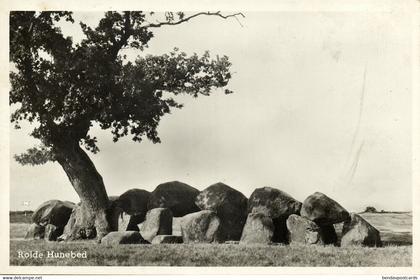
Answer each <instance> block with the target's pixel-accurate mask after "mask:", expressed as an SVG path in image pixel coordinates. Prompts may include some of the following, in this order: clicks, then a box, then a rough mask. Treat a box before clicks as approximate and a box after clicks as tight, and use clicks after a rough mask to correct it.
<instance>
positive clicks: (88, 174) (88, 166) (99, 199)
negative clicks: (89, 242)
mask: <svg viewBox="0 0 420 280" xmlns="http://www.w3.org/2000/svg"><path fill="white" fill-rule="evenodd" d="M54 150H55V155H56V159H57V161H58V163H59V164H60V165H61V166H62V168H63V169H64V171H65V172H66V174H67V177H68V178H69V180H70V182H71V184H72V185H73V188H74V189H75V190H76V192H77V194H78V195H79V198H80V202H81V204H80V205H79V206H78V207H77V208H76V209H75V211H76V213H74V214H75V224H74V226H73V228H72V230H71V233H70V235H69V236H67V237H66V239H67V240H74V239H91V238H95V237H96V238H97V239H98V240H100V239H101V238H102V237H103V236H104V235H106V234H107V233H108V232H109V231H110V230H111V229H110V223H109V222H108V216H109V214H108V212H109V207H110V202H109V199H108V195H107V193H106V190H105V185H104V183H103V180H102V176H101V175H100V174H99V173H98V171H97V170H96V168H95V166H94V164H93V162H92V161H91V160H90V158H89V156H88V155H87V154H86V153H85V151H83V149H82V148H81V147H80V146H79V143H78V142H76V143H74V142H73V143H66V144H60V145H55V146H54Z"/></svg>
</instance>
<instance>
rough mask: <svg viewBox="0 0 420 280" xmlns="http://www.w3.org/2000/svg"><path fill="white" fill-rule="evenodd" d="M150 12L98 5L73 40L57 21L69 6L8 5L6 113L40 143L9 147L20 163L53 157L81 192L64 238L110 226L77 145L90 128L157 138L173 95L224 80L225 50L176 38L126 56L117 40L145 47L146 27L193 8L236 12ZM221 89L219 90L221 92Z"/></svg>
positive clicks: (89, 143)
mask: <svg viewBox="0 0 420 280" xmlns="http://www.w3.org/2000/svg"><path fill="white" fill-rule="evenodd" d="M151 16H153V13H144V12H141V11H130V12H128V11H126V12H107V13H105V15H104V16H103V18H102V19H101V20H100V21H99V24H98V26H97V27H96V28H91V27H89V26H87V25H86V24H84V23H80V26H81V30H82V32H83V34H84V37H85V38H84V39H83V40H82V41H81V42H80V43H74V42H73V41H72V38H71V37H65V36H64V35H63V34H62V32H61V30H60V28H59V27H57V22H59V21H62V20H64V21H67V22H70V23H73V24H74V20H73V17H72V13H71V12H11V14H10V60H11V62H12V63H13V65H14V68H15V71H11V72H10V82H11V90H10V104H11V105H12V104H15V105H14V106H13V108H14V111H13V112H12V115H11V122H12V123H14V124H15V128H19V123H20V122H21V121H28V122H29V123H30V124H31V125H32V126H33V131H32V132H31V136H33V137H35V138H36V139H39V140H40V143H42V144H41V145H40V146H37V147H33V148H31V149H29V150H28V151H27V152H26V153H23V154H20V155H16V156H15V159H16V160H17V161H18V162H19V163H21V164H32V165H35V164H44V163H46V162H48V161H56V162H58V163H59V164H60V165H61V166H62V168H63V169H64V171H65V173H66V174H67V176H68V178H69V180H70V182H71V184H72V186H73V187H74V189H75V190H76V192H77V194H78V195H79V197H80V200H81V206H80V208H79V209H80V211H81V213H82V214H81V215H80V217H79V216H78V217H79V218H78V220H77V221H76V225H75V227H74V228H75V231H74V233H73V234H72V237H71V238H73V239H74V238H76V236H77V237H81V238H92V237H94V236H97V237H98V238H101V237H102V236H103V235H105V234H107V232H109V231H110V230H111V229H110V224H109V221H108V218H107V217H108V216H107V214H109V213H107V211H108V208H109V204H110V203H109V200H108V196H107V193H106V190H105V186H104V183H103V180H102V177H101V175H100V174H99V173H98V171H97V170H96V168H95V166H94V164H93V162H92V161H91V160H90V158H89V156H88V154H87V153H86V152H85V150H84V149H83V148H82V147H84V148H85V149H86V150H88V151H90V152H92V153H97V152H98V151H99V148H98V146H97V139H96V137H95V136H94V135H92V131H91V130H90V128H91V127H92V125H93V124H95V123H96V124H98V125H99V126H100V128H101V129H109V130H110V131H111V132H112V135H113V140H114V142H116V141H118V139H120V138H121V137H124V136H128V135H131V136H132V140H133V141H137V142H140V141H141V140H142V139H143V138H144V137H146V138H148V139H150V140H151V141H153V142H154V143H158V142H160V139H159V137H158V135H157V131H156V128H157V126H158V124H159V121H160V119H161V118H162V116H164V115H165V114H168V113H170V112H171V109H173V108H181V107H182V104H179V103H177V102H176V101H175V100H174V99H173V95H178V94H188V95H191V96H193V97H197V96H199V95H209V94H210V93H211V91H212V90H214V89H215V88H223V87H225V86H226V85H227V84H228V82H229V79H230V78H231V73H230V71H229V68H230V66H231V63H230V62H229V60H228V57H226V56H222V57H219V56H217V58H216V59H212V58H211V57H210V54H209V52H205V53H204V54H203V55H202V56H199V55H197V54H193V55H192V56H187V54H185V53H184V52H181V51H179V50H178V49H177V48H175V49H174V51H172V52H170V53H169V54H164V55H159V56H152V55H147V56H140V55H139V56H138V57H137V59H136V60H135V61H127V59H126V58H125V56H124V55H123V54H122V50H123V49H124V48H134V49H137V50H138V51H139V52H141V51H142V50H144V49H145V48H147V47H148V45H147V44H148V42H149V41H150V40H151V39H152V38H153V32H152V30H153V28H158V27H162V26H169V25H179V24H182V23H185V22H187V21H189V20H191V19H193V18H195V17H198V16H217V17H221V18H223V19H227V18H231V17H232V18H235V17H236V16H243V15H242V14H241V13H238V14H230V15H223V14H222V13H220V12H202V13H196V14H193V15H190V16H186V15H185V14H184V13H182V12H178V13H171V12H168V13H165V20H163V21H157V20H154V21H153V22H152V23H150V22H149V20H148V17H151ZM230 92H231V91H229V90H228V89H226V90H225V93H230Z"/></svg>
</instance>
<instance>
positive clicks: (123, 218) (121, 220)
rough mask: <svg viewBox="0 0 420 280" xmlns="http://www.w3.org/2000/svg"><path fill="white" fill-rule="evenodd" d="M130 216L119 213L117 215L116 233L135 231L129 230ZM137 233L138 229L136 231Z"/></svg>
mask: <svg viewBox="0 0 420 280" xmlns="http://www.w3.org/2000/svg"><path fill="white" fill-rule="evenodd" d="M130 219H131V216H130V215H129V214H127V213H125V212H120V214H119V215H118V231H132V230H135V229H132V228H131V229H130V228H129V227H128V226H129V224H130ZM135 231H138V228H137V230H135Z"/></svg>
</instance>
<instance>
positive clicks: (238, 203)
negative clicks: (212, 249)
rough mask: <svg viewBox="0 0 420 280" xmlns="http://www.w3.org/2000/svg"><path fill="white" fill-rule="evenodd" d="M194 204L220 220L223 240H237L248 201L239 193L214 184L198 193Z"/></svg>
mask: <svg viewBox="0 0 420 280" xmlns="http://www.w3.org/2000/svg"><path fill="white" fill-rule="evenodd" d="M195 204H196V205H197V206H198V207H199V208H200V209H201V210H210V211H213V212H215V213H216V214H217V216H218V217H219V218H220V222H221V225H220V226H221V227H220V234H221V237H222V238H223V239H225V240H239V239H240V238H241V234H242V229H243V227H244V225H245V221H246V217H247V204H248V199H247V198H246V197H245V196H244V195H243V194H242V193H241V192H239V191H237V190H235V189H233V188H231V187H229V186H228V185H225V184H223V183H216V184H213V185H211V186H209V187H208V188H206V189H204V190H203V191H201V192H200V193H199V195H198V196H197V198H196V199H195Z"/></svg>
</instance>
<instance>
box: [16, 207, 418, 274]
mask: <svg viewBox="0 0 420 280" xmlns="http://www.w3.org/2000/svg"><path fill="white" fill-rule="evenodd" d="M362 216H363V217H364V218H365V219H366V220H368V221H369V222H370V223H371V224H372V225H374V226H375V227H376V228H378V229H379V230H380V232H381V237H382V240H383V243H384V245H385V247H384V248H360V247H352V248H339V247H333V246H296V245H291V246H283V245H277V246H274V245H272V246H249V245H248V246H241V245H228V244H199V245H198V244H197V245H187V244H173V245H163V244H161V245H119V246H114V247H112V246H104V245H100V244H99V245H98V244H96V243H95V242H91V241H90V242H69V243H57V242H45V241H42V240H38V241H33V240H31V241H27V240H23V239H22V238H23V237H24V235H25V232H26V228H27V227H28V225H29V224H27V223H12V224H10V238H11V242H10V264H11V265H57V266H66V265H80V266H91V265H101V266H102V265H107V266H161V265H164V266H385V267H386V266H411V258H412V246H411V244H412V216H411V213H385V214H379V213H374V214H371V213H364V214H362ZM340 227H341V226H340V225H338V226H337V232H338V233H340ZM173 231H174V233H178V234H179V221H178V220H175V221H174V228H173ZM29 251H38V252H44V254H45V255H46V254H47V251H55V252H70V251H78V252H84V251H86V254H87V258H86V259H82V258H80V259H71V258H65V259H57V258H55V259H51V258H43V259H34V258H32V259H25V258H19V256H18V253H19V252H29Z"/></svg>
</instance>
